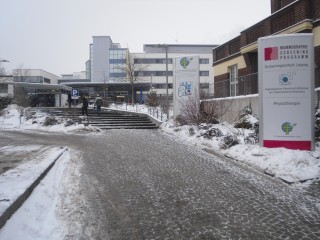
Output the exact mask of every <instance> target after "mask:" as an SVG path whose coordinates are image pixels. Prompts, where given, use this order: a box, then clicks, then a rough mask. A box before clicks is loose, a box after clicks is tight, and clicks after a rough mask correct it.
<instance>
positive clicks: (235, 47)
mask: <svg viewBox="0 0 320 240" xmlns="http://www.w3.org/2000/svg"><path fill="white" fill-rule="evenodd" d="M318 10H320V1H319V0H311V1H310V0H301V1H295V2H293V3H292V4H289V5H288V6H286V7H284V8H282V9H281V10H279V11H277V12H275V13H273V14H272V15H271V16H269V17H268V18H266V19H264V20H262V21H260V22H258V23H256V24H255V25H253V26H251V27H250V28H248V29H246V30H244V31H243V32H241V35H240V36H239V37H237V38H235V39H233V40H231V41H229V42H227V43H225V44H223V45H220V46H219V47H217V48H215V49H214V50H213V65H215V64H217V63H218V62H219V61H221V60H224V59H227V58H229V57H230V56H232V55H234V54H236V53H240V50H241V53H242V54H243V53H245V52H249V51H256V49H257V48H256V46H254V47H250V45H253V44H256V42H257V40H258V38H260V37H265V36H270V35H275V34H280V33H297V32H311V31H312V28H313V20H315V19H318V18H319V15H320V14H319V12H318ZM236 42H238V43H236Z"/></svg>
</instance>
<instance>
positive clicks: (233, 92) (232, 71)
mask: <svg viewBox="0 0 320 240" xmlns="http://www.w3.org/2000/svg"><path fill="white" fill-rule="evenodd" d="M229 76H230V77H229V81H230V96H231V97H233V96H237V95H239V88H238V65H237V64H235V65H232V66H230V67H229Z"/></svg>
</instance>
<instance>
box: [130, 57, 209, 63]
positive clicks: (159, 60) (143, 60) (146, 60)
mask: <svg viewBox="0 0 320 240" xmlns="http://www.w3.org/2000/svg"><path fill="white" fill-rule="evenodd" d="M134 63H135V64H165V63H166V59H165V58H135V59H134ZM199 63H200V64H209V58H200V59H199ZM168 64H172V58H168Z"/></svg>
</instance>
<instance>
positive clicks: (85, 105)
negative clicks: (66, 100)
mask: <svg viewBox="0 0 320 240" xmlns="http://www.w3.org/2000/svg"><path fill="white" fill-rule="evenodd" d="M81 103H82V108H81V110H82V115H84V114H86V116H88V100H87V99H86V96H85V95H83V96H82V98H81Z"/></svg>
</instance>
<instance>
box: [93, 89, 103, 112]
mask: <svg viewBox="0 0 320 240" xmlns="http://www.w3.org/2000/svg"><path fill="white" fill-rule="evenodd" d="M94 105H95V106H96V107H97V112H98V115H100V113H101V106H102V105H103V101H102V98H101V97H100V95H99V94H97V97H96V100H95V101H94Z"/></svg>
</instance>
